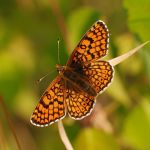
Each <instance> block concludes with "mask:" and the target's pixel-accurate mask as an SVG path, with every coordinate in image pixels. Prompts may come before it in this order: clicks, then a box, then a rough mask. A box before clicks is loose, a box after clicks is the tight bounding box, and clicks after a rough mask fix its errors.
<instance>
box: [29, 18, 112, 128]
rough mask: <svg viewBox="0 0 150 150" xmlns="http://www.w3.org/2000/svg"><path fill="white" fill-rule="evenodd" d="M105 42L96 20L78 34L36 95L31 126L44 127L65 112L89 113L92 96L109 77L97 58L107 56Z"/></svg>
mask: <svg viewBox="0 0 150 150" xmlns="http://www.w3.org/2000/svg"><path fill="white" fill-rule="evenodd" d="M108 45H109V33H108V28H107V26H106V25H105V23H104V22H103V21H101V20H98V21H97V22H95V23H94V24H93V25H92V27H91V28H90V29H89V30H88V31H87V32H86V34H85V35H84V36H83V37H82V39H81V40H80V42H79V44H78V45H77V46H76V48H75V49H74V51H73V52H72V54H71V56H70V58H69V60H68V62H67V64H66V65H65V66H61V65H60V64H57V65H56V68H57V70H58V72H59V75H58V76H57V77H56V78H55V79H54V80H53V81H52V83H51V84H50V85H49V87H48V88H47V89H46V91H45V92H44V94H43V95H42V97H41V98H40V101H39V103H38V104H37V106H36V108H35V110H34V112H33V114H32V116H31V120H30V121H31V123H32V124H33V125H36V126H39V127H44V126H48V125H50V124H52V123H54V122H57V121H59V120H61V119H63V118H64V117H65V116H66V114H68V115H69V116H70V117H71V118H73V119H76V120H80V119H82V118H84V117H86V116H88V115H89V114H90V113H91V111H92V109H93V107H94V104H95V102H96V96H97V95H98V93H100V92H102V91H104V89H105V88H106V87H108V85H109V84H110V83H111V81H112V78H113V72H114V71H113V67H112V66H111V64H110V63H109V62H107V61H104V60H101V59H100V58H102V57H104V56H105V55H107V51H108Z"/></svg>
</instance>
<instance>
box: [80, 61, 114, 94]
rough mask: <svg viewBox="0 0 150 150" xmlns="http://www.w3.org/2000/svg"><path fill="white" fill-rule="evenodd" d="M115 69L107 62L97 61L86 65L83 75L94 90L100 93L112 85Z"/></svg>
mask: <svg viewBox="0 0 150 150" xmlns="http://www.w3.org/2000/svg"><path fill="white" fill-rule="evenodd" d="M113 72H114V70H113V67H112V66H111V65H110V63H109V62H107V61H100V60H99V61H95V62H91V63H89V64H88V65H87V66H86V65H85V66H84V68H83V74H84V76H85V77H86V78H87V80H88V82H89V84H90V85H91V86H92V88H93V89H94V90H95V91H96V93H99V92H101V91H103V90H104V89H105V88H106V87H108V85H110V83H111V81H112V78H113Z"/></svg>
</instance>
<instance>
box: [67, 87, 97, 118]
mask: <svg viewBox="0 0 150 150" xmlns="http://www.w3.org/2000/svg"><path fill="white" fill-rule="evenodd" d="M67 88H68V89H67V90H66V105H67V111H68V114H69V116H70V117H71V118H73V119H77V120H79V119H82V118H84V117H85V116H87V115H89V114H90V113H91V111H92V108H93V106H94V104H95V100H94V96H91V95H88V94H87V93H85V92H83V91H80V89H77V88H75V87H73V86H72V85H70V84H67Z"/></svg>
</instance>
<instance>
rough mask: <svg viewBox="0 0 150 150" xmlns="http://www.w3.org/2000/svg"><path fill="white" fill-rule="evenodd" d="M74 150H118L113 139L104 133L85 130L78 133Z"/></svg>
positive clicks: (95, 130)
mask: <svg viewBox="0 0 150 150" xmlns="http://www.w3.org/2000/svg"><path fill="white" fill-rule="evenodd" d="M74 148H75V150H76V149H77V150H83V149H86V150H94V149H95V150H96V149H101V150H118V149H119V148H118V145H117V144H116V142H115V140H114V139H113V137H112V136H111V135H109V134H106V133H105V132H103V131H101V130H97V129H90V128H86V129H84V130H82V131H81V132H80V134H79V135H78V137H77V139H76V141H75V144H74Z"/></svg>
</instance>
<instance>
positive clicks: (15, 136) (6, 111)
mask: <svg viewBox="0 0 150 150" xmlns="http://www.w3.org/2000/svg"><path fill="white" fill-rule="evenodd" d="M0 104H1V107H2V110H3V112H4V115H5V117H6V120H7V122H8V126H9V128H10V130H11V132H12V134H13V136H14V138H15V141H16V144H17V147H18V149H19V150H21V146H20V144H19V140H18V138H17V135H16V132H15V129H14V127H13V124H12V121H11V117H10V115H9V112H8V110H7V107H6V105H5V103H4V101H3V99H2V97H0Z"/></svg>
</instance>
